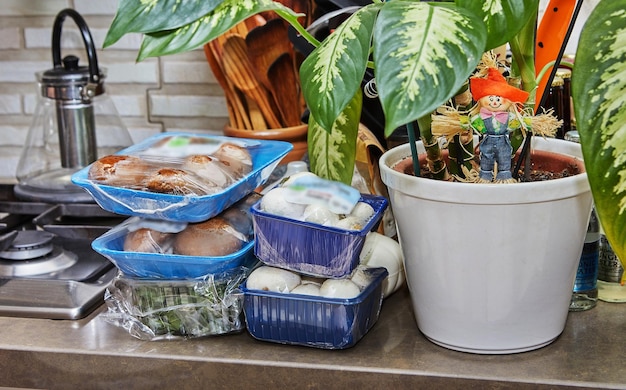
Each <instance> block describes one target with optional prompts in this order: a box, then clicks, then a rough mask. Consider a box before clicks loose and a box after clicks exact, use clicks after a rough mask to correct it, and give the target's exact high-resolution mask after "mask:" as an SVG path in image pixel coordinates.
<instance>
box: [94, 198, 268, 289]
mask: <svg viewBox="0 0 626 390" xmlns="http://www.w3.org/2000/svg"><path fill="white" fill-rule="evenodd" d="M260 198H261V195H259V194H257V193H255V192H252V193H250V194H248V195H247V196H246V197H244V198H243V199H241V200H240V201H239V202H237V203H235V204H234V205H232V206H231V207H229V208H228V209H226V210H224V211H223V212H221V213H220V214H219V215H218V216H215V217H213V218H210V219H209V220H207V221H204V222H199V223H189V224H187V223H181V222H171V221H158V220H149V219H141V218H138V217H132V218H129V219H127V220H126V221H124V222H123V223H121V224H120V225H118V226H116V227H114V228H112V229H111V230H110V231H108V232H107V233H105V234H103V235H102V236H100V237H98V238H96V239H95V240H94V241H93V242H92V247H93V249H94V250H95V251H96V252H98V253H100V254H102V255H103V256H105V257H106V258H108V259H109V260H110V261H111V262H112V263H113V264H115V266H116V267H117V268H118V269H120V270H121V271H122V273H123V274H124V275H126V276H132V277H138V278H156V279H188V278H197V277H201V276H203V275H205V274H210V273H219V272H223V271H226V270H228V269H231V268H234V267H239V266H251V265H253V264H254V263H256V258H255V257H254V254H253V245H254V229H253V225H252V216H251V212H250V208H251V206H252V204H254V203H255V202H257V201H258V200H259V199H260Z"/></svg>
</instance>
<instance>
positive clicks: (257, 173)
mask: <svg viewBox="0 0 626 390" xmlns="http://www.w3.org/2000/svg"><path fill="white" fill-rule="evenodd" d="M225 144H228V145H230V146H233V145H234V146H235V147H238V148H243V149H244V152H247V154H246V156H248V154H249V157H246V158H247V159H248V160H246V164H244V166H237V169H235V167H234V165H233V164H239V162H240V161H243V160H242V159H238V158H235V159H234V160H232V161H228V159H227V158H226V157H223V158H222V157H221V156H222V155H220V158H215V156H216V154H217V153H218V150H221V149H220V147H223V146H224V145H225ZM292 148H293V146H292V145H291V144H290V143H288V142H283V141H265V140H253V139H242V138H231V137H223V136H210V135H198V134H189V133H162V134H158V135H156V136H153V137H150V138H148V139H146V140H144V141H143V142H140V143H138V144H136V145H133V146H131V147H129V148H126V149H123V150H121V151H119V152H117V153H116V154H115V155H113V156H106V157H104V158H101V159H99V160H98V161H96V162H94V163H92V164H90V165H89V166H87V167H85V168H83V169H81V170H80V171H78V172H76V173H74V174H73V175H72V182H73V183H74V184H76V185H78V186H80V187H83V188H84V189H85V190H87V191H88V192H89V193H90V194H91V196H92V197H93V198H94V200H95V201H96V202H97V203H98V204H99V205H100V206H101V207H102V208H103V209H105V210H107V211H111V212H113V213H117V214H122V215H129V216H139V217H143V218H152V219H161V220H169V221H181V222H200V221H205V220H207V219H209V218H211V217H213V216H215V215H217V214H219V213H220V212H221V211H223V210H225V209H226V208H228V207H229V206H230V205H232V204H234V203H235V202H237V201H238V200H240V199H241V198H243V197H244V196H246V195H247V194H248V193H250V192H251V191H253V190H254V189H255V188H257V187H259V186H260V185H262V184H263V183H265V181H266V180H267V179H268V178H269V176H270V174H271V173H272V171H273V170H274V168H275V167H276V166H277V165H278V163H279V162H280V160H281V159H282V158H283V157H284V156H285V155H286V154H287V153H288V152H289V151H290V150H291V149H292ZM196 156H200V158H204V159H205V160H206V161H204V162H198V161H197V160H195V159H194V158H195V157H196ZM207 156H209V157H211V158H209V159H207V158H206V157H207ZM220 159H221V160H220ZM119 160H125V161H123V162H122V163H120V161H119ZM219 161H224V163H223V164H222V163H220V164H218V165H219V167H217V168H214V167H215V166H216V164H215V163H216V162H219ZM231 162H232V163H233V164H230V163H231ZM227 163H228V164H227ZM248 163H249V164H248ZM116 166H117V167H118V168H119V169H112V167H113V168H115V167H116ZM224 166H228V170H224V169H223V168H224ZM100 167H102V169H100ZM192 167H193V168H192ZM231 168H232V169H231ZM198 172H200V173H198ZM215 172H217V173H215ZM234 172H238V173H234ZM215 175H218V176H219V177H220V180H219V183H217V181H218V180H213V179H209V178H210V177H215ZM220 183H221V184H220ZM155 191H156V192H155Z"/></svg>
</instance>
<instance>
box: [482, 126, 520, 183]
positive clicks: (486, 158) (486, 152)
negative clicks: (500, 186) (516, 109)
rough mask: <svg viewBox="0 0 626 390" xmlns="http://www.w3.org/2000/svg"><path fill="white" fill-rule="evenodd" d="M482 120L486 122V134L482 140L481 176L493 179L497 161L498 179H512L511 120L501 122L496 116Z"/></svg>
mask: <svg viewBox="0 0 626 390" xmlns="http://www.w3.org/2000/svg"><path fill="white" fill-rule="evenodd" d="M480 120H482V121H483V123H484V124H485V132H484V136H483V139H482V141H481V142H480V178H481V179H484V180H486V181H491V180H492V179H493V168H494V163H495V162H497V163H498V174H497V175H496V181H499V180H507V179H511V178H512V177H513V175H512V174H511V155H512V153H513V147H512V146H511V140H510V139H509V128H508V127H509V120H508V119H507V121H506V123H500V122H498V121H497V120H496V119H494V118H489V119H486V120H483V119H480ZM494 125H495V126H494Z"/></svg>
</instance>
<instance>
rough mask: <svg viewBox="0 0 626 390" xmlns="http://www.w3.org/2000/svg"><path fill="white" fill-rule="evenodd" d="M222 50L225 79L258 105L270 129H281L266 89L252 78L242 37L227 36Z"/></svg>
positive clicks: (250, 66)
mask: <svg viewBox="0 0 626 390" xmlns="http://www.w3.org/2000/svg"><path fill="white" fill-rule="evenodd" d="M222 50H223V53H222V62H223V66H224V73H225V74H226V77H228V79H229V80H230V81H232V82H233V84H234V85H235V86H236V87H237V88H239V89H240V90H241V91H242V92H243V93H244V94H245V95H246V96H248V97H249V98H251V99H252V100H254V102H255V103H256V104H258V106H259V109H260V110H261V112H262V113H263V117H264V118H265V120H266V122H267V125H268V126H269V127H270V128H280V127H282V124H281V123H280V121H279V119H278V118H277V117H276V114H275V111H274V109H273V108H272V105H271V103H270V97H269V94H268V91H267V89H266V88H265V87H263V85H261V84H260V82H259V81H258V80H257V79H256V78H255V76H254V71H253V70H252V65H251V64H250V61H249V59H248V55H247V53H246V42H245V40H244V39H243V37H241V36H238V35H230V36H228V37H227V38H226V40H225V42H224V44H223V47H222Z"/></svg>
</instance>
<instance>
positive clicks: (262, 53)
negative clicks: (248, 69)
mask: <svg viewBox="0 0 626 390" xmlns="http://www.w3.org/2000/svg"><path fill="white" fill-rule="evenodd" d="M292 51H293V46H292V44H291V42H290V41H289V36H288V34H287V25H286V24H285V23H284V22H283V20H282V19H271V20H269V21H267V23H265V24H264V25H262V26H258V27H255V28H253V29H252V30H250V32H249V33H248V35H246V52H247V54H248V58H249V59H250V62H251V63H252V65H253V70H254V71H255V74H258V79H259V80H260V81H261V82H263V83H264V85H266V84H267V83H268V80H267V70H268V69H269V67H270V65H271V64H272V63H273V62H274V61H276V59H277V58H278V57H280V56H281V55H282V54H283V53H290V52H292Z"/></svg>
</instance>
